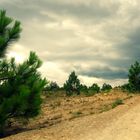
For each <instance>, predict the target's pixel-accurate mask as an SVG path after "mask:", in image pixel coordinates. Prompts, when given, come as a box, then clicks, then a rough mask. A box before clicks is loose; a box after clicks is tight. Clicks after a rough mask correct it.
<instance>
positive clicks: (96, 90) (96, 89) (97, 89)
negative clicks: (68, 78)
mask: <svg viewBox="0 0 140 140" xmlns="http://www.w3.org/2000/svg"><path fill="white" fill-rule="evenodd" d="M89 91H91V92H93V93H99V92H100V87H99V86H98V84H96V83H95V84H92V86H90V87H89Z"/></svg>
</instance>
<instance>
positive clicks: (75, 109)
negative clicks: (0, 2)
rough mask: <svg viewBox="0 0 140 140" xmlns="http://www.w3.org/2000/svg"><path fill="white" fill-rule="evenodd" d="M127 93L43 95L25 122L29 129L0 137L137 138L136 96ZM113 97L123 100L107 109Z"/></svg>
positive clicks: (51, 139)
mask: <svg viewBox="0 0 140 140" xmlns="http://www.w3.org/2000/svg"><path fill="white" fill-rule="evenodd" d="M130 97H132V96H130V95H127V94H125V93H122V92H118V91H113V92H111V93H109V94H104V95H103V94H102V95H96V96H92V97H81V96H80V97H70V98H67V97H64V98H62V97H61V98H57V99H49V100H47V99H46V100H45V102H44V104H43V107H42V108H43V111H42V114H41V116H39V117H38V118H36V119H35V120H32V121H31V123H30V124H29V125H28V126H26V127H27V128H30V129H32V130H30V131H25V132H22V133H18V134H16V135H11V136H9V137H6V138H3V139H4V140H112V139H114V140H122V139H123V140H137V139H140V136H139V134H140V133H139V132H140V128H139V122H140V104H139V102H140V97H139V96H134V97H133V98H130ZM117 98H120V99H123V100H124V104H123V105H120V106H118V107H116V108H114V109H112V110H110V109H111V108H112V103H113V102H114V101H115V100H116V99H117ZM126 99H127V100H126ZM108 110H109V111H108Z"/></svg>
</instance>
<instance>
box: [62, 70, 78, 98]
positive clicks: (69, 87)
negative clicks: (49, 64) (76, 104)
mask: <svg viewBox="0 0 140 140" xmlns="http://www.w3.org/2000/svg"><path fill="white" fill-rule="evenodd" d="M64 89H65V90H66V95H68V96H71V95H72V94H73V93H76V94H77V95H79V94H80V80H79V79H78V77H77V75H76V74H75V72H74V71H73V72H72V73H71V74H70V75H69V78H68V80H67V81H66V83H65V84H64Z"/></svg>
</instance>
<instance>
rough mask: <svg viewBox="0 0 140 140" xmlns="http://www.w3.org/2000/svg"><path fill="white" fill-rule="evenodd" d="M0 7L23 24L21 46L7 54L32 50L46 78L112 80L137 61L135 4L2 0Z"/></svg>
mask: <svg viewBox="0 0 140 140" xmlns="http://www.w3.org/2000/svg"><path fill="white" fill-rule="evenodd" d="M0 7H2V9H6V10H7V13H8V15H9V16H11V17H13V18H15V19H18V20H20V21H21V22H22V26H23V32H22V38H21V40H20V41H19V42H18V45H17V46H18V47H19V46H21V48H20V49H19V50H18V49H17V47H15V48H14V47H13V48H12V49H11V51H14V52H16V51H17V50H18V53H16V55H18V54H20V53H22V54H23V55H26V52H27V51H26V50H28V51H29V50H34V51H36V52H37V54H38V55H39V57H41V59H43V60H44V62H45V64H46V65H45V66H44V67H43V69H44V70H43V71H44V73H45V76H46V75H47V74H48V73H49V74H50V75H51V76H50V77H57V76H58V75H59V74H56V73H57V72H56V71H59V72H60V73H61V74H62V75H63V74H64V73H65V74H66V73H67V74H68V73H69V72H70V71H72V70H76V71H77V72H78V74H79V75H81V76H87V77H98V78H99V79H104V80H105V79H109V80H112V82H113V80H114V79H119V78H120V79H127V73H128V72H127V71H128V68H129V67H130V65H131V64H132V63H133V62H134V61H135V60H140V55H139V52H140V26H139V23H140V20H139V19H140V14H139V13H140V12H139V11H140V10H139V7H140V4H139V1H138V0H134V1H123V0H118V1H112V0H86V1H85V0H12V1H11V0H1V1H0ZM24 49H25V52H24V51H23V50H24ZM20 50H21V52H19V51H20ZM48 62H49V64H48ZM83 65H87V66H88V67H87V68H85V67H83ZM48 67H49V68H50V69H49V71H47V72H46V69H47V68H48ZM52 68H53V70H54V69H56V71H55V72H52V73H51V71H53V70H52ZM62 75H61V76H62ZM47 76H48V75H47ZM61 76H60V78H59V77H58V78H59V79H65V78H61Z"/></svg>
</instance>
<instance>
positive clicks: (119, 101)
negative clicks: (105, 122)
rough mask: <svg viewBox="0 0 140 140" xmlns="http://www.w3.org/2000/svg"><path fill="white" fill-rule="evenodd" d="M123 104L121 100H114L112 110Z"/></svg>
mask: <svg viewBox="0 0 140 140" xmlns="http://www.w3.org/2000/svg"><path fill="white" fill-rule="evenodd" d="M122 104H123V100H122V99H116V100H115V101H114V102H113V103H112V108H115V107H117V106H118V105H122Z"/></svg>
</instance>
